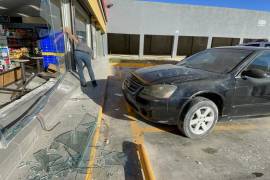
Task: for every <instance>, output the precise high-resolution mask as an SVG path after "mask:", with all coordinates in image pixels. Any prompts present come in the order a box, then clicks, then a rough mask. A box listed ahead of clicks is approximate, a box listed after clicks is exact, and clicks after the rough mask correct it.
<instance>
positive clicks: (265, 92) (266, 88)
mask: <svg viewBox="0 0 270 180" xmlns="http://www.w3.org/2000/svg"><path fill="white" fill-rule="evenodd" d="M248 69H259V70H262V71H264V72H266V73H267V74H268V76H267V77H265V78H253V77H247V76H242V75H239V76H238V77H236V83H235V93H234V98H233V115H234V116H245V115H266V114H270V51H269V50H265V51H262V52H261V53H260V54H259V55H258V56H256V57H255V58H254V60H253V61H252V62H251V63H250V64H249V65H248V66H247V68H246V69H245V70H248Z"/></svg>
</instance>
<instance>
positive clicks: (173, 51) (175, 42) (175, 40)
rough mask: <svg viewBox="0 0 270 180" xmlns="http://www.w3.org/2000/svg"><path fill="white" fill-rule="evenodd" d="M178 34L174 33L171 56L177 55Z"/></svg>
mask: <svg viewBox="0 0 270 180" xmlns="http://www.w3.org/2000/svg"><path fill="white" fill-rule="evenodd" d="M178 37H179V36H178V35H174V38H173V44H172V58H175V57H176V56H177V47H178Z"/></svg>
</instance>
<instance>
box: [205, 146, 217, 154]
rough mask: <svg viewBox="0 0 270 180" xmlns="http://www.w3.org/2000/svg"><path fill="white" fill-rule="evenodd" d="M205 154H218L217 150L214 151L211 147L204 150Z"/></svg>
mask: <svg viewBox="0 0 270 180" xmlns="http://www.w3.org/2000/svg"><path fill="white" fill-rule="evenodd" d="M202 150H203V152H205V153H207V154H215V153H217V152H218V150H217V149H214V148H211V147H208V148H205V149H202Z"/></svg>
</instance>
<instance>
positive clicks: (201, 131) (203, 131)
mask: <svg viewBox="0 0 270 180" xmlns="http://www.w3.org/2000/svg"><path fill="white" fill-rule="evenodd" d="M217 120H218V108H217V106H216V104H215V103H214V102H213V101H211V100H209V99H207V98H204V97H196V98H194V100H192V102H191V103H190V104H189V106H188V110H187V112H186V114H185V115H183V116H182V119H180V120H179V122H178V128H179V129H180V130H181V131H182V132H183V134H184V135H185V136H187V137H189V138H194V139H195V138H202V137H205V136H207V135H208V134H209V133H210V132H211V131H212V130H213V128H214V126H215V124H216V122H217Z"/></svg>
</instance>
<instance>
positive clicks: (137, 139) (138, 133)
mask: <svg viewBox="0 0 270 180" xmlns="http://www.w3.org/2000/svg"><path fill="white" fill-rule="evenodd" d="M127 111H128V114H129V117H130V120H131V121H130V127H131V132H132V136H133V139H134V143H136V145H137V153H138V155H139V159H140V163H141V166H142V169H143V173H144V177H145V179H146V180H155V179H156V178H155V174H154V171H153V168H152V165H151V162H150V160H149V158H148V155H147V152H146V149H145V148H144V136H143V131H142V128H140V126H139V125H138V123H137V119H136V118H134V117H135V114H134V112H133V111H132V109H131V108H130V106H129V105H128V104H127Z"/></svg>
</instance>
